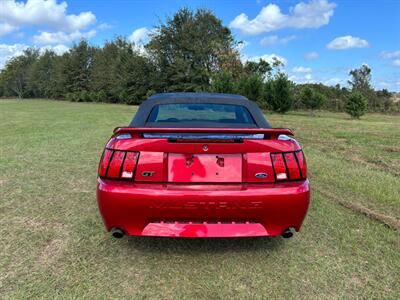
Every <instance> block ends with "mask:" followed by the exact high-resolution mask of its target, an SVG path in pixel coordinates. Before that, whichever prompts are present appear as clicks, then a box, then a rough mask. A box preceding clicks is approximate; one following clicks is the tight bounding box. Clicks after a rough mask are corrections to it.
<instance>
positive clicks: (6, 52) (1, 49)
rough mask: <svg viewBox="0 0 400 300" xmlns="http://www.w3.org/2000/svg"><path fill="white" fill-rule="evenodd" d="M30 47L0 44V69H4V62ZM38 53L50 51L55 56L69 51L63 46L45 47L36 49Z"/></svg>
mask: <svg viewBox="0 0 400 300" xmlns="http://www.w3.org/2000/svg"><path fill="white" fill-rule="evenodd" d="M29 47H30V46H28V45H25V44H13V45H9V44H0V69H2V68H3V67H4V65H5V64H6V62H7V61H8V60H9V59H11V58H13V57H16V56H19V55H21V54H23V52H24V50H26V49H28V48H29ZM38 49H39V50H40V53H44V52H45V50H52V51H54V52H55V53H56V54H58V55H61V54H63V53H65V52H67V51H68V50H69V48H68V47H67V46H65V45H61V44H59V45H55V46H51V45H46V46H43V47H40V48H38Z"/></svg>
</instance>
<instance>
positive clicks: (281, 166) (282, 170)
mask: <svg viewBox="0 0 400 300" xmlns="http://www.w3.org/2000/svg"><path fill="white" fill-rule="evenodd" d="M271 161H272V165H273V168H274V171H275V179H276V181H287V180H299V179H306V178H307V166H306V163H305V159H304V154H303V151H301V150H300V151H295V152H285V153H271Z"/></svg>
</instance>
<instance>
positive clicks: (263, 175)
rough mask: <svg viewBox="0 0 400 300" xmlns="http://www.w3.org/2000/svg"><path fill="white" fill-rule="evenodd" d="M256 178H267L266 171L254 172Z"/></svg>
mask: <svg viewBox="0 0 400 300" xmlns="http://www.w3.org/2000/svg"><path fill="white" fill-rule="evenodd" d="M255 176H256V177H257V178H267V177H268V174H267V173H256V175H255Z"/></svg>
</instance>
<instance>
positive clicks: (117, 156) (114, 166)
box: [107, 151, 125, 178]
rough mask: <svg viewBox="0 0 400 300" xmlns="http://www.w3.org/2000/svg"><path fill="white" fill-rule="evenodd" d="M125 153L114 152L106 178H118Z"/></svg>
mask: <svg viewBox="0 0 400 300" xmlns="http://www.w3.org/2000/svg"><path fill="white" fill-rule="evenodd" d="M124 157H125V151H114V154H113V156H112V157H111V162H110V165H109V166H108V171H107V177H110V178H118V177H119V174H120V173H121V167H122V163H123V161H124Z"/></svg>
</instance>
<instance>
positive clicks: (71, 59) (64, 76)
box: [59, 40, 96, 94]
mask: <svg viewBox="0 0 400 300" xmlns="http://www.w3.org/2000/svg"><path fill="white" fill-rule="evenodd" d="M95 50H96V49H95V48H93V47H91V46H90V45H89V44H88V42H87V41H85V40H81V41H80V42H79V44H76V45H74V46H73V47H72V48H71V49H70V51H69V52H68V53H65V54H64V55H63V57H62V60H61V70H60V71H61V72H60V77H59V80H60V81H61V85H62V87H63V94H66V93H68V92H80V91H88V90H89V89H90V79H91V71H92V63H93V56H94V52H95Z"/></svg>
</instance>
